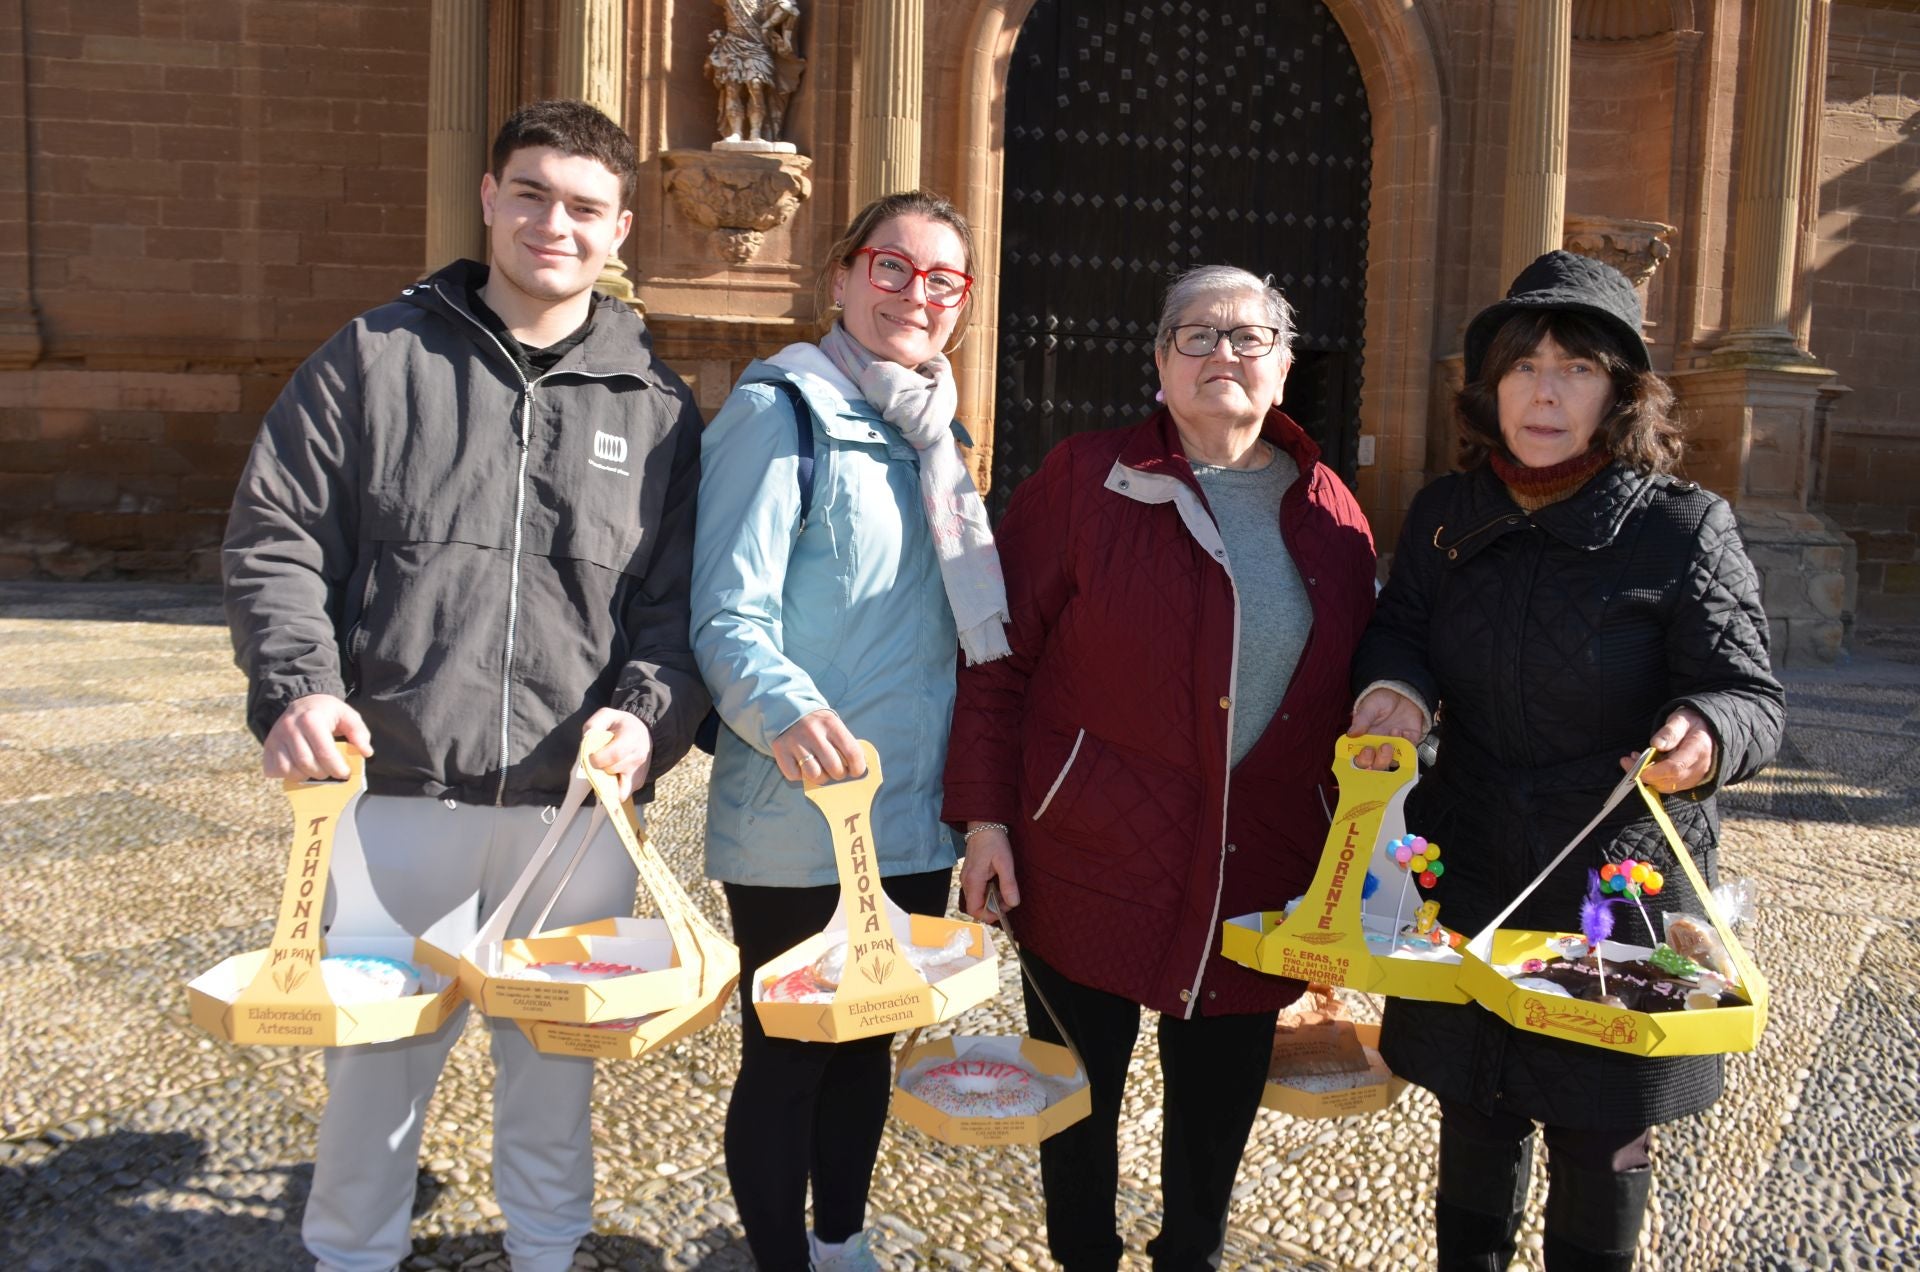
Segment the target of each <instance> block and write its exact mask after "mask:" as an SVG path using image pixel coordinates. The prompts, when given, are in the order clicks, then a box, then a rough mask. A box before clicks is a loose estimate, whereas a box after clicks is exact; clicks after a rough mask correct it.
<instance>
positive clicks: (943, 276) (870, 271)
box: [854, 247, 973, 309]
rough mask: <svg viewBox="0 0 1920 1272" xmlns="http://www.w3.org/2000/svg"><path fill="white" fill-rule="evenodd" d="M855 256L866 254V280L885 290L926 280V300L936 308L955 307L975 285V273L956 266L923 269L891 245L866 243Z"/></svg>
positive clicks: (904, 288)
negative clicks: (879, 245)
mask: <svg viewBox="0 0 1920 1272" xmlns="http://www.w3.org/2000/svg"><path fill="white" fill-rule="evenodd" d="M854 255H855V256H864V257H866V258H867V281H868V282H870V283H872V284H873V285H874V286H875V287H878V288H879V289H880V290H881V291H884V292H903V291H905V290H906V289H907V288H908V287H909V286H910V285H912V283H913V280H914V279H916V278H924V279H926V280H927V303H928V304H929V305H932V306H933V307H934V308H935V309H952V308H953V307H954V306H955V305H958V304H960V303H961V302H962V301H964V300H966V298H967V292H968V291H969V290H971V289H972V287H973V276H972V275H971V274H962V273H961V272H960V271H959V270H957V269H942V268H940V267H939V266H938V265H936V266H934V267H933V268H932V269H920V268H918V267H916V266H915V265H914V263H913V260H912V258H911V257H908V256H906V255H903V254H902V253H900V252H896V251H894V250H893V249H892V248H888V247H863V248H861V249H860V250H859V251H857V252H855V253H854Z"/></svg>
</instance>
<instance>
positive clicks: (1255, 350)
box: [1173, 323, 1280, 358]
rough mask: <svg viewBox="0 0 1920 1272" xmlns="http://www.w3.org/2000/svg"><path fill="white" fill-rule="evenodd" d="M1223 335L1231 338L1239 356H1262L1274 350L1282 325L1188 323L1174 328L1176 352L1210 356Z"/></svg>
mask: <svg viewBox="0 0 1920 1272" xmlns="http://www.w3.org/2000/svg"><path fill="white" fill-rule="evenodd" d="M1222 336H1225V337H1226V338H1227V343H1228V344H1229V345H1232V346H1233V351H1234V353H1235V354H1237V355H1238V356H1240V357H1242V358H1258V357H1260V356H1262V355H1263V354H1266V353H1269V352H1271V351H1272V349H1273V346H1274V342H1275V341H1277V340H1278V339H1279V338H1280V329H1279V328H1278V327H1251V326H1249V327H1235V328H1233V329H1232V330H1230V331H1222V330H1221V329H1220V328H1218V327H1208V326H1205V325H1203V324H1200V323H1188V324H1185V325H1183V326H1179V327H1175V328H1174V329H1173V348H1174V352H1176V353H1182V354H1185V355H1186V356H1187V357H1189V358H1205V357H1209V356H1211V355H1212V353H1213V351H1214V350H1215V349H1218V348H1219V347H1220V337H1222Z"/></svg>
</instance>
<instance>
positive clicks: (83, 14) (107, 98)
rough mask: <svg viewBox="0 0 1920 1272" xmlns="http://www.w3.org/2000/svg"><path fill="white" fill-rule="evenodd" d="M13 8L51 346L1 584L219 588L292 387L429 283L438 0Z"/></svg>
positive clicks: (11, 461)
mask: <svg viewBox="0 0 1920 1272" xmlns="http://www.w3.org/2000/svg"><path fill="white" fill-rule="evenodd" d="M4 8H5V9H11V10H13V13H12V14H9V13H6V12H5V11H4V9H0V19H11V21H12V23H17V26H15V27H14V30H13V31H12V32H10V34H11V35H13V36H14V37H15V38H16V39H17V42H18V48H17V51H9V50H8V49H7V48H5V47H4V46H0V60H4V61H5V62H6V63H7V67H5V68H0V70H4V71H6V72H7V73H9V74H12V75H14V76H17V77H18V78H19V79H20V80H21V81H23V90H22V91H21V92H20V93H19V94H18V95H17V96H12V95H8V94H0V115H8V114H10V115H12V118H11V119H4V118H0V124H4V125H7V126H8V127H0V134H4V133H6V132H7V131H8V128H9V127H10V128H14V129H19V130H20V131H21V132H23V134H24V138H25V149H26V155H25V160H24V174H23V176H24V181H23V184H24V186H25V189H26V196H27V197H26V209H27V211H28V220H29V224H28V226H27V227H26V229H27V231H28V232H27V234H26V235H25V238H26V241H27V243H28V248H29V264H30V270H31V286H32V298H33V302H34V304H35V307H36V308H37V311H38V327H39V336H40V341H41V347H42V348H41V355H40V358H39V360H38V362H37V364H36V365H35V366H33V367H32V368H31V369H28V370H0V441H4V442H5V443H6V445H5V446H0V577H12V578H19V577H36V576H38V577H61V578H90V577H113V576H121V575H154V576H163V577H182V576H186V577H196V578H205V577H212V574H213V571H214V564H215V563H214V559H213V555H212V553H213V550H214V549H215V548H217V545H218V541H219V533H220V527H221V525H222V523H223V522H224V519H225V514H226V508H227V504H228V501H229V500H230V498H231V495H232V489H233V482H234V478H235V476H236V475H237V473H238V471H239V467H240V464H241V462H242V461H243V459H244V458H245V455H246V448H247V445H248V443H249V442H250V441H251V440H252V437H253V433H254V430H255V428H256V427H257V426H258V423H259V418H260V414H261V412H262V411H263V410H264V409H265V407H266V406H267V404H268V403H270V402H271V401H272V399H273V396H274V394H275V393H277V392H278V389H279V386H280V384H281V383H282V382H283V381H284V378H285V376H286V374H287V372H288V371H289V370H290V369H291V368H292V367H293V366H294V365H295V364H296V363H297V362H298V361H299V360H300V359H301V358H303V357H304V356H306V354H307V353H309V352H310V351H311V350H312V349H313V348H314V347H315V346H317V345H318V344H319V343H320V342H321V341H323V340H325V339H326V337H327V336H328V335H330V334H331V333H332V332H333V331H334V330H336V329H337V328H338V327H339V326H340V325H341V324H342V323H343V322H344V321H346V320H347V319H348V318H350V317H351V316H352V315H353V314H355V313H357V312H358V311H360V310H361V309H364V308H366V307H367V306H368V305H370V304H373V303H376V302H378V301H380V300H381V299H384V298H385V297H387V296H391V295H393V294H394V293H395V291H396V290H397V289H398V288H399V287H400V286H402V285H404V284H405V283H406V282H407V281H408V280H409V279H410V278H412V277H413V276H414V275H415V274H416V273H417V272H418V270H419V266H420V260H421V254H422V251H423V224H424V195H425V184H426V178H425V167H426V142H425V127H426V107H425V101H426V73H427V59H426V48H427V42H426V36H425V32H426V22H427V17H428V3H427V0H356V2H355V3H351V4H345V3H337V2H329V0H112V2H111V3H104V2H103V3H84V4H75V3H67V2H65V0H11V3H9V4H7V5H6V6H4ZM14 14H17V15H18V16H17V17H15V16H14ZM5 78H6V75H5V74H0V80H4V79H5Z"/></svg>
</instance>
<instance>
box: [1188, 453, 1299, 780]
mask: <svg viewBox="0 0 1920 1272" xmlns="http://www.w3.org/2000/svg"><path fill="white" fill-rule="evenodd" d="M1193 472H1194V476H1196V477H1198V478H1199V479H1200V489H1201V490H1203V491H1204V492H1206V496H1207V503H1208V505H1209V506H1211V507H1212V509H1213V519H1214V522H1215V523H1216V524H1217V525H1218V526H1219V527H1220V537H1221V539H1223V540H1224V541H1225V542H1226V545H1227V564H1228V567H1229V569H1231V571H1232V573H1233V586H1234V591H1235V592H1236V594H1237V595H1238V597H1239V601H1240V632H1239V657H1238V659H1237V660H1236V662H1235V664H1234V681H1235V686H1236V687H1235V689H1234V703H1235V706H1234V712H1233V749H1232V751H1231V753H1230V754H1229V756H1228V762H1229V763H1230V764H1238V763H1239V762H1240V761H1241V760H1242V759H1243V758H1244V757H1245V756H1246V754H1247V752H1248V751H1251V750H1252V749H1253V744H1254V743H1256V742H1258V741H1259V740H1260V735H1261V734H1262V733H1265V732H1266V731H1267V724H1268V723H1269V722H1270V721H1271V720H1272V719H1273V713H1274V712H1276V711H1278V710H1279V709H1280V700H1281V699H1282V698H1284V697H1286V696H1287V685H1288V683H1289V682H1290V681H1291V680H1292V679H1293V668H1294V665H1295V664H1296V663H1298V662H1299V661H1300V651H1301V650H1302V649H1304V648H1306V644H1307V633H1308V632H1309V631H1310V630H1312V628H1313V603H1312V602H1311V601H1310V600H1308V598H1307V589H1306V586H1305V584H1303V583H1302V582H1301V579H1300V570H1299V567H1297V566H1296V565H1294V563H1293V554H1292V553H1290V552H1289V551H1287V541H1286V537H1285V536H1284V535H1282V534H1281V533H1280V497H1281V496H1282V495H1284V494H1285V493H1286V492H1287V487H1289V486H1291V485H1293V483H1294V482H1295V481H1297V480H1298V479H1299V477H1300V469H1299V466H1298V465H1296V464H1295V463H1294V462H1293V457H1292V456H1290V455H1288V454H1287V453H1286V452H1285V451H1281V450H1275V451H1274V452H1273V461H1272V462H1271V463H1269V464H1267V465H1266V466H1265V467H1262V468H1255V469H1241V468H1216V467H1214V466H1213V465H1211V464H1195V465H1194V466H1193Z"/></svg>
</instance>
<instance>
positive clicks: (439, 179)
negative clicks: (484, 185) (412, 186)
mask: <svg viewBox="0 0 1920 1272" xmlns="http://www.w3.org/2000/svg"><path fill="white" fill-rule="evenodd" d="M428 22H429V25H430V27H431V31H430V33H429V36H428V52H427V273H429V274H431V273H432V272H433V271H434V270H436V269H439V268H440V267H441V266H443V265H445V264H447V263H448V262H450V261H454V260H458V259H459V258H461V257H463V256H464V257H467V258H469V259H471V260H476V261H484V260H486V259H487V232H486V225H485V223H484V222H483V221H482V219H481V215H480V177H481V175H482V174H483V173H485V172H486V170H487V0H433V10H432V16H431V17H430V18H429V19H428Z"/></svg>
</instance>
